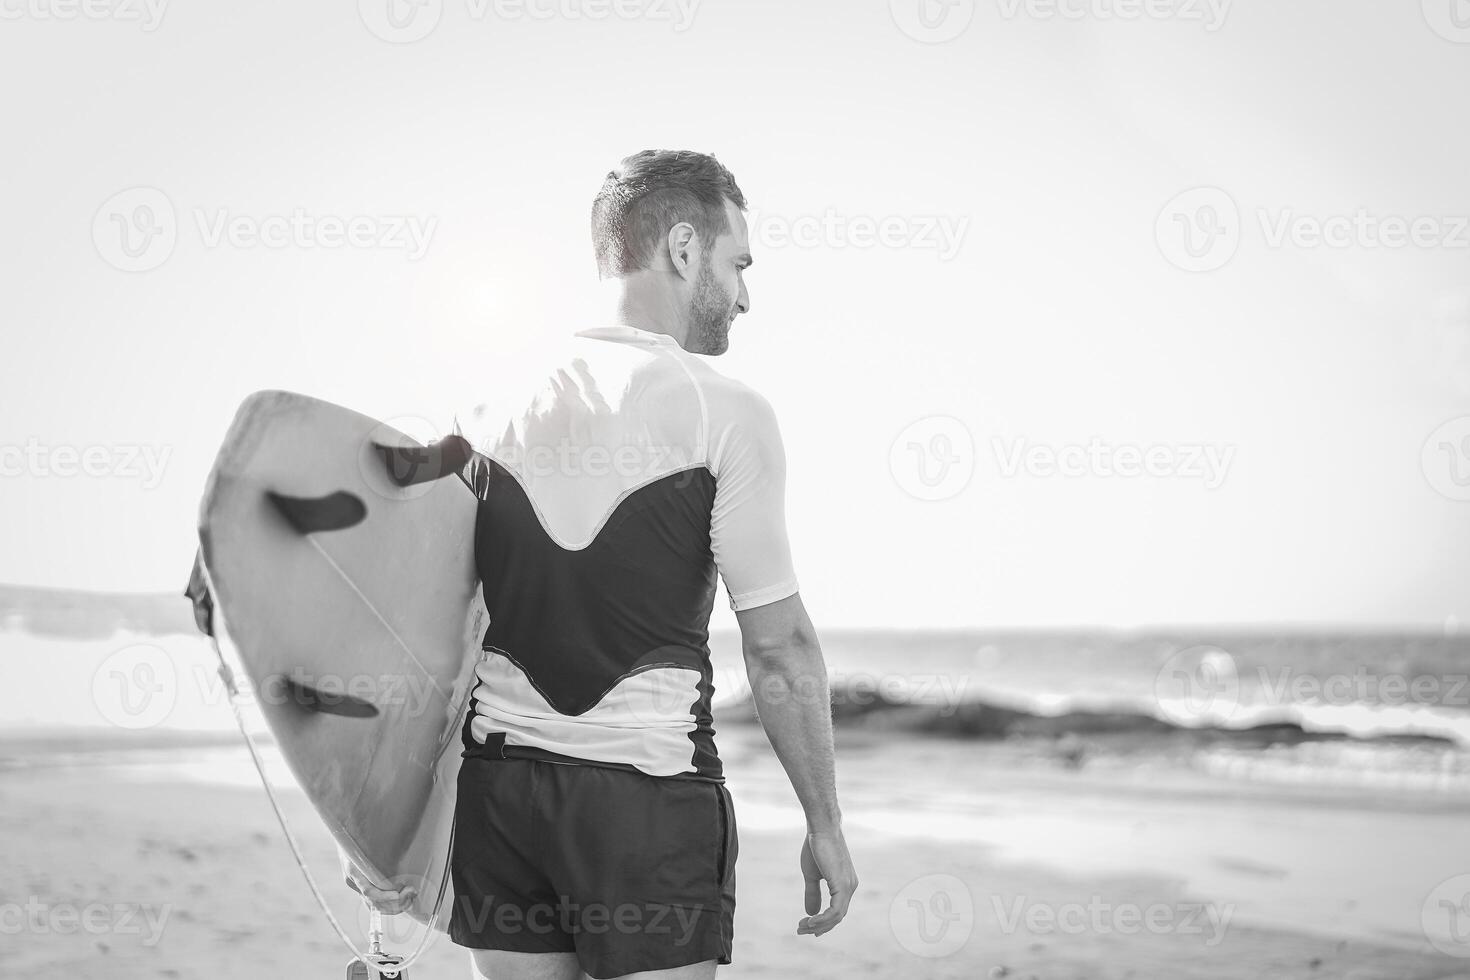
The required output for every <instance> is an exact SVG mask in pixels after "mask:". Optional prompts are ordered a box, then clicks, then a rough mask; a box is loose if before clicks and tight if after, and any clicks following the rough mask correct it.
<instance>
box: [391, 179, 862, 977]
mask: <svg viewBox="0 0 1470 980" xmlns="http://www.w3.org/2000/svg"><path fill="white" fill-rule="evenodd" d="M744 207H745V197H744V195H743V194H742V193H741V191H740V188H739V187H738V186H737V185H736V183H735V179H734V177H733V176H732V175H731V174H730V172H729V171H728V170H726V169H725V168H724V167H723V166H722V165H721V164H720V163H719V162H718V161H716V160H715V159H714V158H713V157H711V156H708V155H705V154H700V153H693V152H683V151H680V152H671V151H662V150H660V151H645V152H643V153H638V154H635V155H634V156H631V157H629V158H627V159H626V160H624V161H623V162H622V164H621V165H620V166H619V168H618V169H617V170H615V171H613V172H612V173H610V174H609V175H608V176H607V179H606V181H605V182H604V184H603V186H602V190H601V191H600V192H599V194H598V195H597V198H596V200H595V201H594V202H593V208H592V237H593V243H594V246H595V249H596V253H597V263H598V270H599V274H600V277H601V278H603V279H612V280H616V284H617V287H618V296H617V304H616V307H615V309H614V311H613V315H612V317H611V322H610V323H608V324H606V325H602V326H598V327H594V328H593V329H590V330H585V331H582V332H581V333H579V334H577V335H576V337H575V338H574V339H573V340H572V341H571V344H572V346H573V348H574V350H573V351H572V353H571V357H570V360H569V361H568V362H567V363H566V364H565V365H564V366H563V367H562V369H561V370H559V371H558V372H557V373H556V374H555V375H554V376H553V377H552V379H551V380H550V382H549V383H548V384H547V385H546V386H545V388H544V389H543V390H542V391H541V392H539V393H538V394H537V396H536V397H535V398H533V399H532V401H531V404H530V407H529V409H527V410H526V411H525V412H524V414H523V415H521V416H519V417H518V418H515V419H513V420H512V421H511V423H510V425H508V426H507V427H506V429H505V430H504V432H503V434H500V435H499V436H498V438H497V439H495V440H493V444H492V445H480V446H478V447H477V449H478V450H479V452H477V454H476V456H475V458H474V460H473V461H472V463H471V464H470V466H469V467H468V469H467V471H466V474H465V475H466V479H467V480H468V482H469V483H470V485H471V487H472V488H473V489H474V491H475V493H476V495H477V497H478V498H479V500H480V505H479V507H480V510H479V515H478V518H477V527H476V559H477V563H478V566H479V572H480V578H481V581H482V583H483V588H484V596H485V602H486V605H487V607H488V609H489V612H490V619H491V625H490V627H489V630H488V632H487V634H486V637H485V642H484V649H485V655H484V657H483V659H482V660H481V662H480V664H479V665H478V667H477V669H476V674H477V676H478V680H479V684H478V686H477V687H476V688H475V690H474V699H473V701H472V710H471V711H470V713H469V716H468V718H467V719H466V722H465V726H464V733H463V737H464V745H465V751H464V764H463V769H462V772H461V776H460V782H459V787H458V803H457V810H456V815H455V840H454V852H453V855H452V857H451V870H452V877H453V882H454V891H455V901H454V907H453V913H452V919H451V923H450V936H451V938H452V939H453V940H454V941H455V942H456V943H458V944H460V945H462V946H467V947H469V948H470V949H471V950H473V957H474V964H475V969H476V972H477V973H478V974H479V975H480V976H481V977H485V978H494V980H518V978H526V980H529V978H537V980H553V978H555V980H562V978H565V980H575V978H578V977H580V976H581V975H582V974H583V973H584V972H585V974H586V975H587V976H590V977H595V978H607V977H628V978H631V977H638V978H643V977H658V978H667V980H684V978H690V980H693V978H709V977H712V976H713V975H714V972H715V967H716V964H718V963H729V962H730V954H731V939H732V920H733V915H734V881H735V877H734V865H735V859H736V854H737V840H736V834H735V824H734V814H733V808H732V806H731V801H730V798H729V794H728V793H727V791H726V790H725V787H724V785H723V783H724V777H723V775H722V771H721V767H720V760H719V755H718V753H717V752H716V750H715V743H714V729H713V726H712V724H711V715H710V697H711V694H712V692H713V685H712V676H711V667H710V660H709V649H708V645H707V640H708V624H709V616H710V612H711V609H712V608H713V602H714V596H715V590H716V574H717V573H718V575H719V576H720V577H721V578H723V579H724V582H725V586H726V589H727V591H728V593H729V595H730V602H731V605H732V607H733V608H734V610H735V613H736V617H737V619H738V620H739V624H740V631H741V637H742V644H743V648H744V657H745V664H746V668H747V672H748V674H749V677H750V682H751V687H752V690H753V691H754V696H755V701H756V707H757V710H758V712H759V715H760V719H761V722H762V724H763V725H764V727H765V730H766V732H767V734H768V737H769V738H770V741H771V744H772V745H773V747H774V748H775V751H776V754H777V756H778V757H779V759H780V761H781V763H782V765H783V766H784V767H785V769H786V772H787V774H788V775H789V777H790V779H791V782H792V785H793V787H794V788H795V790H796V794H797V797H798V799H799V800H800V802H801V805H802V808H803V810H804V811H805V814H806V820H807V836H806V840H805V842H804V843H803V845H802V848H801V858H800V863H801V871H802V874H803V876H804V877H805V879H806V896H805V903H806V911H807V913H808V917H807V918H804V919H802V920H801V921H800V923H799V925H798V929H797V931H798V932H799V933H803V934H809V935H822V934H824V933H826V932H827V931H829V930H830V929H832V928H833V927H834V926H836V925H837V923H838V922H840V921H841V920H842V918H843V916H844V915H845V914H846V911H847V907H848V903H849V901H850V900H851V898H852V894H853V890H854V889H855V888H856V886H857V876H856V874H855V873H854V871H853V866H852V860H851V858H850V856H849V854H848V849H847V845H846V842H845V841H844V839H843V834H842V825H841V816H840V813H839V810H838V805H837V798H836V789H835V781H834V775H833V747H832V731H831V718H830V705H829V700H828V695H827V690H828V688H827V677H826V670H825V667H824V665H823V661H822V655H821V651H820V649H819V647H818V644H817V639H816V634H815V632H814V630H813V628H812V624H811V621H810V620H809V619H808V617H807V614H806V611H805V609H804V608H803V606H802V602H801V597H800V595H799V593H798V591H797V583H796V576H795V573H794V572H793V570H792V563H791V557H790V550H789V548H788V545H787V540H786V525H785V513H784V499H783V498H784V492H785V456H784V450H783V448H782V444H781V439H780V435H779V432H778V430H777V426H776V420H775V417H774V415H773V413H772V411H771V408H770V406H769V404H768V403H767V402H766V401H765V400H764V399H763V398H761V397H760V396H759V395H757V394H756V393H755V392H753V391H752V390H751V389H750V388H748V387H746V386H745V385H743V384H740V383H738V382H736V381H732V380H730V379H728V378H726V377H724V376H723V375H721V374H719V373H717V372H716V371H714V370H713V368H711V367H710V365H709V364H708V362H707V361H705V360H703V359H702V358H700V357H698V356H695V355H716V354H720V353H723V352H724V351H725V350H726V348H727V347H728V345H729V334H730V328H731V325H732V324H733V322H734V320H735V318H736V317H737V316H738V315H740V314H741V313H745V312H747V311H748V310H749V309H750V294H749V292H748V290H747V289H746V285H745V281H744V273H745V270H746V269H748V268H749V267H750V265H751V262H752V259H751V255H750V247H749V242H748V231H747V228H746V222H745V218H744V215H743V214H742V211H743V210H744ZM823 880H825V882H826V884H827V890H828V893H829V896H830V897H829V904H828V907H827V908H826V909H825V910H821V911H819V910H820V908H821V888H820V885H819V882H820V881H823ZM364 890H365V891H366V892H368V893H369V897H370V898H372V899H374V900H375V902H376V903H377V904H379V906H380V907H383V908H386V909H390V910H391V909H393V908H396V907H399V906H400V905H401V902H402V900H403V899H404V897H405V896H404V895H402V894H400V893H396V892H381V891H375V890H372V889H366V888H365V889H364Z"/></svg>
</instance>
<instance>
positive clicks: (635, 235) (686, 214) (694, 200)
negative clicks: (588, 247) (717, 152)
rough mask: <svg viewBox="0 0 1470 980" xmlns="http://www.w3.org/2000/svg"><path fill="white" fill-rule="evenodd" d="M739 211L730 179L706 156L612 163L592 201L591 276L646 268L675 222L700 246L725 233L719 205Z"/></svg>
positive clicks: (648, 155) (645, 156)
mask: <svg viewBox="0 0 1470 980" xmlns="http://www.w3.org/2000/svg"><path fill="white" fill-rule="evenodd" d="M726 201H729V202H730V203H732V204H734V205H735V206H736V207H737V208H739V209H740V210H741V211H744V210H745V195H744V194H743V193H742V192H741V190H740V185H739V184H736V183H735V175H734V174H732V173H730V171H729V170H727V169H725V166H724V165H723V164H722V163H720V162H719V161H718V160H716V159H715V158H714V156H712V155H711V154H708V153H696V152H694V151H693V150H644V151H643V152H641V153H635V154H633V155H632V156H630V157H628V158H626V159H625V160H623V162H622V163H620V164H618V167H617V169H616V170H613V171H612V172H611V173H609V174H608V175H607V179H606V180H604V181H603V182H602V189H601V190H600V191H598V192H597V197H596V198H594V199H593V201H592V247H593V248H594V249H595V250H596V252H597V274H598V276H599V277H600V278H603V279H607V278H611V277H616V276H622V275H627V274H628V273H630V272H636V271H638V270H639V269H646V268H648V267H649V265H650V263H651V262H652V261H653V257H654V255H655V249H657V248H659V247H661V246H662V243H663V241H664V238H665V236H667V235H668V233H669V229H670V228H672V227H674V225H677V224H679V223H680V222H681V221H687V222H689V223H690V224H691V225H693V226H694V230H695V231H696V232H698V233H699V237H700V239H701V240H703V241H704V242H706V243H709V242H712V241H714V240H715V239H716V238H718V237H719V236H720V235H723V234H724V233H725V232H727V231H729V230H730V222H729V220H728V219H727V218H726V217H725V202H726Z"/></svg>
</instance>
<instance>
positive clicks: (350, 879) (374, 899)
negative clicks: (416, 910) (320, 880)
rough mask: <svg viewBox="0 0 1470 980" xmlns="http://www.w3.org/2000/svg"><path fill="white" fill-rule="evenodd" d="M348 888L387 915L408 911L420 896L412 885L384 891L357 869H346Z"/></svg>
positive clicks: (349, 867)
mask: <svg viewBox="0 0 1470 980" xmlns="http://www.w3.org/2000/svg"><path fill="white" fill-rule="evenodd" d="M345 870H346V872H347V887H348V888H351V889H352V890H353V891H355V892H357V893H358V894H359V895H361V896H362V897H363V898H365V899H367V902H368V904H369V905H371V906H372V907H373V908H375V909H377V910H378V911H379V912H382V913H383V914H385V915H396V914H397V913H399V912H406V911H408V908H409V906H411V905H412V904H413V900H414V898H415V897H416V896H417V895H418V889H417V888H415V887H414V886H413V885H412V884H406V885H404V886H403V887H401V888H395V889H391V890H390V889H384V888H378V887H375V886H374V885H373V884H371V883H370V882H369V881H368V880H367V879H366V878H365V877H363V874H362V872H361V871H359V870H358V869H357V868H354V867H351V866H350V865H349V866H347V867H346V869H345Z"/></svg>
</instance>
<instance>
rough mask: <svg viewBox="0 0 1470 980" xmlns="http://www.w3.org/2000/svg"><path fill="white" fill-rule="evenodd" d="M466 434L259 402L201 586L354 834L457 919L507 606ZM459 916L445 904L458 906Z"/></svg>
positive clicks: (207, 608)
mask: <svg viewBox="0 0 1470 980" xmlns="http://www.w3.org/2000/svg"><path fill="white" fill-rule="evenodd" d="M468 455H469V447H468V444H466V443H465V442H464V440H462V439H460V438H459V437H457V436H451V437H449V438H448V439H446V440H444V441H442V442H440V443H437V444H434V445H432V446H427V447H426V446H423V445H421V444H419V443H417V442H415V441H414V440H412V439H411V438H409V437H408V436H407V435H405V434H403V433H402V432H399V431H397V430H395V429H392V428H391V427H388V426H385V425H382V424H380V423H379V422H377V421H375V420H373V419H371V418H369V417H367V416H365V415H360V414H358V413H357V412H353V411H351V410H349V409H346V408H342V407H340V406H337V405H333V404H330V403H328V402H324V401H319V400H317V399H314V398H309V397H307V396H304V395H299V394H294V393H291V392H285V391H264V392H258V393H256V394H254V395H252V396H250V397H249V398H248V399H246V400H245V402H244V403H243V404H242V405H241V406H240V408H239V410H238V412H237V413H236V415H235V419H234V422H233V423H232V425H231V426H230V429H229V431H228V434H227V435H226V436H225V440H224V444H223V445H222V446H221V448H220V450H219V453H218V455H217V457H216V459H215V462H214V466H213V469H212V471H211V473H210V476H209V479H208V481H207V484H206V487H205V491H204V496H203V499H202V501H201V502H200V509H199V556H198V559H197V561H196V563H195V568H194V574H193V577H192V578H191V582H190V587H189V589H188V594H189V596H190V597H191V598H192V599H193V600H194V606H195V616H196V620H197V621H198V624H199V626H200V628H201V629H202V630H203V631H204V632H206V633H208V634H209V635H211V636H212V637H213V638H214V641H215V643H216V644H217V646H218V647H219V648H220V649H221V655H222V659H223V660H224V661H225V664H226V666H227V667H228V665H229V663H230V662H231V661H234V662H236V663H238V664H239V665H240V666H241V668H242V669H243V671H244V673H245V674H246V675H247V676H248V681H249V688H250V690H251V691H252V692H253V698H254V700H255V701H256V703H258V704H259V707H260V711H261V713H262V715H263V716H264V719H265V722H266V724H267V725H268V726H269V729H270V731H271V734H272V735H273V736H274V738H275V742H276V744H277V746H278V747H279V750H280V752H281V754H282V756H284V758H285V760H286V763H287V764H288V765H289V766H290V769H291V772H292V773H293V775H294V776H295V778H296V780H297V781H298V782H299V783H300V785H301V787H302V788H303V789H304V791H305V792H306V794H307V796H308V797H309V798H310V800H311V803H312V806H313V807H314V808H315V810H316V812H317V814H318V815H319V816H320V817H321V819H322V821H323V822H324V823H325V824H326V826H327V829H328V830H329V831H330V832H331V834H332V836H333V838H334V839H335V840H336V842H337V844H338V845H339V846H340V847H341V848H342V850H343V852H344V853H345V854H346V855H347V856H348V857H349V858H350V859H351V860H352V862H353V863H354V864H355V865H356V866H357V868H358V869H359V870H360V871H361V872H362V873H363V874H364V875H365V876H366V877H367V878H368V880H369V881H370V882H372V883H373V884H374V885H376V886H377V887H380V888H400V887H402V886H403V885H405V884H408V883H411V884H413V885H414V886H415V887H416V890H417V892H418V894H417V897H416V898H415V900H414V903H413V906H412V907H411V908H410V909H409V914H411V915H412V916H413V917H414V918H416V919H418V920H419V921H421V922H426V923H430V924H432V925H434V926H435V927H436V928H437V929H439V930H440V931H444V930H446V929H447V919H448V914H447V913H448V901H447V900H446V899H445V898H444V896H445V894H446V891H447V890H448V889H447V886H446V882H447V878H448V859H449V848H450V843H451V837H452V829H453V817H454V795H455V781H456V779H457V776H458V772H459V763H460V742H459V733H460V727H461V725H462V724H463V721H464V714H465V711H466V710H467V707H468V702H469V695H470V688H471V686H472V682H473V679H474V675H473V672H474V665H475V662H476V660H477V659H478V657H479V653H480V638H481V636H482V635H483V633H484V629H485V626H486V622H487V619H488V616H487V614H486V612H485V607H484V604H483V602H482V601H481V600H480V596H479V592H478V578H477V576H476V573H475V561H474V522H475V511H476V500H475V497H474V495H473V494H472V493H471V492H470V490H469V488H468V486H467V485H466V484H465V483H464V482H463V480H461V479H460V477H459V472H460V470H461V469H462V467H463V465H464V463H465V461H466V459H467V458H468ZM441 906H442V909H443V914H440V915H437V916H436V915H435V911H436V909H437V908H439V907H441Z"/></svg>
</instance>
